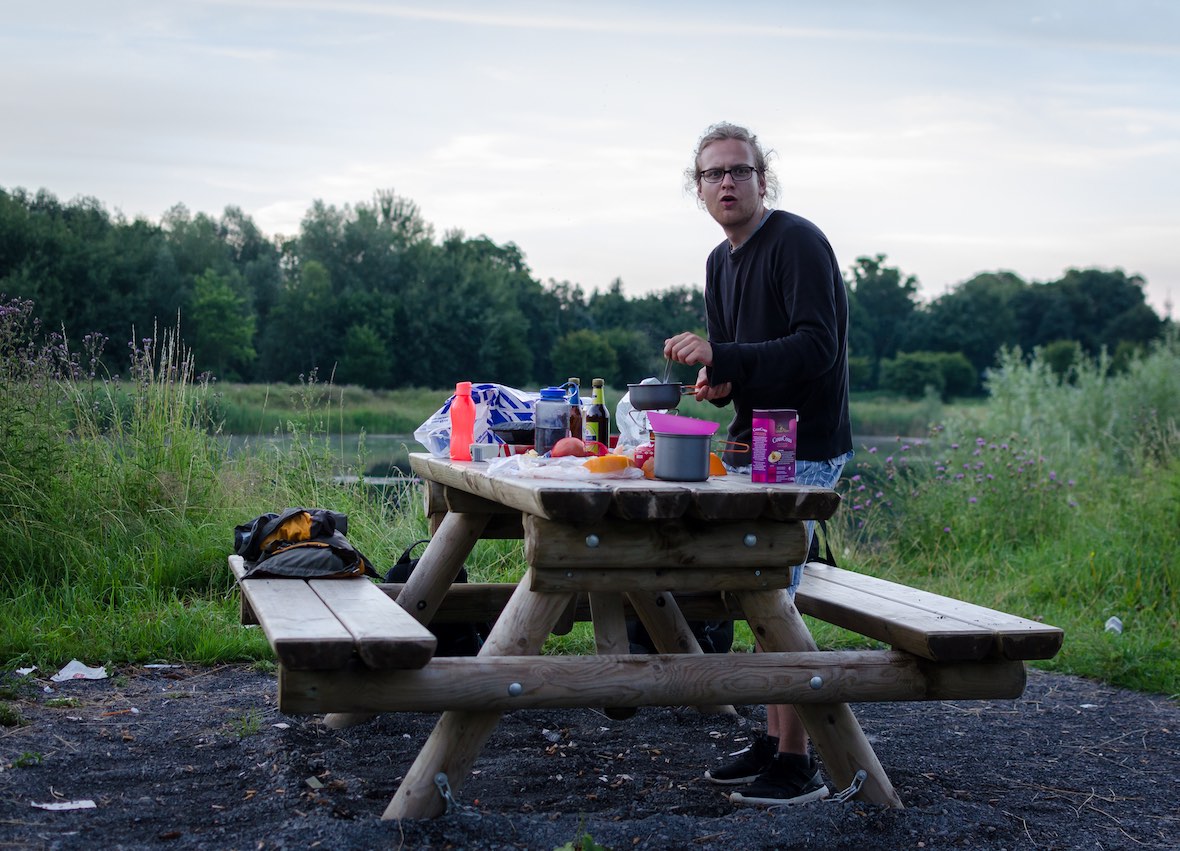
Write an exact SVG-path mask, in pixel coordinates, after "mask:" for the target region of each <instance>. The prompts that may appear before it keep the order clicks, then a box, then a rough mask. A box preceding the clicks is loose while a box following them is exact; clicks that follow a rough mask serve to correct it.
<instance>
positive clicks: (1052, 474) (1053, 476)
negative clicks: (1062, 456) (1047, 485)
mask: <svg viewBox="0 0 1180 851" xmlns="http://www.w3.org/2000/svg"><path fill="white" fill-rule="evenodd" d="M1049 481H1051V482H1055V481H1057V473H1056V472H1054V471H1053V470H1050V471H1049Z"/></svg>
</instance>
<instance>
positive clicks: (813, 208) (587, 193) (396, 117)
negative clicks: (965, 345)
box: [0, 0, 1180, 314]
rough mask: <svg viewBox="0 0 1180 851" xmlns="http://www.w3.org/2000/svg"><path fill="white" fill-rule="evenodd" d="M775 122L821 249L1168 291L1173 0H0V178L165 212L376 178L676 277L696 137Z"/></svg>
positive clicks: (787, 193) (933, 292)
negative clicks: (1072, 271) (725, 125)
mask: <svg viewBox="0 0 1180 851" xmlns="http://www.w3.org/2000/svg"><path fill="white" fill-rule="evenodd" d="M719 120H728V121H734V122H738V123H742V124H746V125H748V126H749V127H751V128H752V129H753V130H754V131H755V132H756V133H758V134H759V136H760V137H761V138H762V140H763V141H764V142H765V143H767V144H768V145H770V146H771V147H772V148H774V149H775V151H776V152H777V158H776V159H775V161H774V162H775V165H776V168H777V171H778V174H779V177H780V180H781V182H782V184H783V189H784V191H783V197H782V200H781V201H780V202H779V206H780V207H782V208H784V209H788V210H791V211H792V212H795V213H799V214H800V215H803V216H805V217H807V218H810V219H811V220H813V221H814V222H815V223H816V224H818V225H819V226H820V227H821V228H822V229H823V230H824V231H825V232H826V233H827V235H828V237H829V239H830V240H831V242H832V244H833V246H834V247H835V249H836V252H837V256H838V257H839V259H840V263H841V266H842V267H843V268H845V269H847V268H849V267H850V266H851V265H852V264H853V263H854V262H855V260H856V258H857V257H858V256H862V255H876V254H885V255H887V256H888V261H887V262H888V263H889V264H890V265H895V266H898V267H900V268H901V270H902V272H903V273H905V274H910V275H914V276H916V277H917V278H918V279H919V281H920V283H921V294H922V296H923V297H924V298H934V297H936V296H938V295H940V294H941V293H943V292H946V291H947V290H948V289H949V288H951V287H953V286H955V285H956V284H958V283H960V282H962V281H964V280H966V279H968V278H970V277H972V276H973V275H975V274H976V273H978V272H983V271H995V270H1000V269H1005V270H1010V271H1013V272H1015V273H1016V274H1018V275H1020V276H1021V277H1023V278H1024V279H1025V280H1029V281H1048V280H1053V279H1056V278H1058V277H1060V276H1061V274H1062V273H1063V272H1064V271H1065V270H1066V269H1067V268H1070V267H1090V266H1098V267H1102V268H1107V269H1114V268H1121V269H1123V270H1124V271H1126V272H1127V273H1128V274H1140V275H1142V276H1143V277H1144V278H1145V279H1146V280H1147V284H1148V286H1147V292H1148V300H1149V302H1150V303H1151V304H1152V306H1153V307H1154V308H1155V309H1156V310H1157V311H1159V312H1160V313H1161V314H1162V313H1164V311H1165V310H1166V309H1167V308H1166V305H1167V304H1168V303H1170V302H1174V301H1176V299H1177V298H1178V297H1180V286H1178V284H1180V250H1178V249H1177V246H1178V245H1180V3H1175V2H1171V1H1170V0H1156V2H1152V1H1151V0H1110V2H1086V0H1079V2H1066V0H1060V2H1042V0H1029V2H1015V0H1014V1H1013V2H972V3H961V4H960V3H948V2H934V0H931V2H919V1H918V0H913V2H901V1H900V0H899V2H886V0H880V1H879V2H877V0H861V2H836V0H833V2H823V3H818V2H814V0H808V2H793V0H776V1H775V2H769V1H768V2H740V1H739V2H730V3H717V2H695V0H679V2H646V3H645V2H640V0H621V2H615V0H597V2H594V3H585V2H579V3H573V2H561V1H560V0H544V1H543V2H515V0H503V2H490V1H489V2H476V0H470V2H462V3H456V2H450V0H429V2H425V1H423V2H419V0H407V2H401V3H385V2H378V0H372V1H371V2H332V1H331V0H306V2H297V0H169V2H134V0H124V2H119V0H108V2H94V1H93V0H79V2H62V0H37V2H29V0H0V187H2V188H5V189H12V188H15V187H24V188H25V189H29V190H33V191H35V190H37V189H42V188H44V189H47V190H49V191H50V192H52V193H54V194H55V195H57V196H58V198H59V199H60V200H62V201H63V202H66V201H70V200H72V199H74V198H76V197H78V196H91V197H94V198H96V199H98V200H99V201H101V202H102V203H103V204H104V205H106V207H107V208H108V209H109V210H111V211H112V212H115V211H121V212H122V213H123V214H125V215H126V216H128V217H129V218H134V217H136V216H146V217H147V218H149V219H152V220H155V221H158V220H159V217H160V215H161V214H162V213H163V212H164V211H165V210H167V209H168V208H169V207H171V206H173V205H175V204H177V203H183V204H185V205H186V206H187V207H188V208H189V209H190V210H192V211H194V212H197V211H203V212H207V213H210V214H212V215H220V213H221V212H222V211H223V210H224V208H225V207H226V206H229V205H233V206H238V207H240V208H242V209H243V210H244V211H245V212H246V213H247V214H249V215H250V216H251V217H253V219H254V221H255V222H256V223H257V224H258V226H259V227H260V228H262V230H263V231H264V232H266V233H267V234H270V235H279V234H286V235H294V234H296V233H297V232H298V229H299V222H300V220H301V218H302V216H303V214H304V213H305V212H306V211H307V209H308V208H309V207H310V205H311V202H312V201H313V200H315V199H322V200H323V201H325V202H327V203H330V204H335V205H338V206H339V205H344V204H356V203H358V202H367V201H369V200H371V198H372V196H373V193H374V192H375V191H376V190H378V189H392V190H393V191H394V192H396V193H397V194H398V195H400V196H402V197H405V198H408V199H410V200H412V201H413V202H415V203H416V204H417V205H418V207H419V209H420V210H421V213H422V216H423V217H424V219H425V220H426V221H428V222H430V223H431V224H432V225H433V226H434V228H435V232H436V236H438V237H441V236H442V234H443V233H444V232H446V231H448V230H452V229H458V230H462V231H463V232H464V233H466V234H467V235H468V236H470V237H474V236H479V235H486V236H488V237H489V238H491V239H492V240H494V241H495V242H497V243H506V242H513V243H515V244H516V245H518V246H519V247H520V249H521V250H522V251H523V252H524V254H525V257H526V260H527V262H528V264H529V266H530V268H531V270H532V273H533V275H534V277H536V278H538V279H539V280H541V281H543V282H544V281H548V280H550V279H555V280H562V281H569V282H571V283H576V284H580V285H581V286H582V287H583V288H584V289H585V290H586V291H587V292H589V291H590V290H592V289H595V288H597V289H605V288H606V287H607V286H609V284H610V282H611V281H612V280H613V279H614V278H616V277H618V278H621V279H622V280H623V284H624V288H625V291H626V292H627V293H628V294H630V295H639V294H641V293H644V292H647V291H651V290H660V289H666V288H668V287H671V286H678V285H685V284H688V285H699V284H700V283H701V281H702V279H703V270H704V258H705V255H706V254H707V253H708V251H709V249H710V248H711V247H712V246H713V245H715V244H716V243H717V242H719V241H720V240H721V236H722V235H721V232H720V229H719V228H718V227H717V226H716V224H715V223H713V222H712V220H711V219H709V218H708V216H707V214H705V213H704V212H702V211H701V210H699V209H698V208H697V206H696V203H695V199H694V198H693V196H692V195H690V194H686V192H685V191H684V186H683V174H682V173H683V170H684V168H685V167H686V166H688V165H689V164H690V161H691V152H692V149H693V147H694V145H695V142H696V140H697V138H698V137H699V136H700V134H701V132H702V131H703V130H704V129H705V128H706V127H707V126H708V125H709V124H711V123H713V122H716V121H719Z"/></svg>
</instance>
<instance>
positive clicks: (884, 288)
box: [0, 188, 1166, 395]
mask: <svg viewBox="0 0 1180 851" xmlns="http://www.w3.org/2000/svg"><path fill="white" fill-rule="evenodd" d="M702 256H703V253H702ZM845 278H846V281H847V283H848V289H849V302H850V331H849V350H850V355H851V364H850V366H851V372H852V381H853V386H854V387H855V388H857V389H875V388H885V389H890V390H897V391H901V392H915V393H921V392H923V390H924V389H925V388H927V387H934V388H935V389H936V390H937V391H939V392H941V393H943V394H944V395H969V394H971V393H976V392H979V390H980V388H981V383H980V382H981V377H982V375H983V373H984V371H985V370H986V369H987V368H988V367H989V366H991V365H992V364H993V363H994V360H995V355H996V352H997V351H998V350H999V349H1000V347H1001V346H1008V347H1012V346H1020V347H1021V348H1022V349H1023V350H1025V351H1029V352H1031V351H1032V350H1033V349H1034V348H1035V347H1042V348H1043V349H1046V348H1047V349H1049V350H1051V351H1052V352H1053V353H1054V356H1055V357H1056V358H1057V359H1058V360H1059V361H1060V362H1061V363H1063V364H1067V363H1068V362H1069V360H1070V359H1072V358H1076V357H1078V356H1081V355H1088V356H1093V355H1096V354H1097V353H1098V352H1099V351H1100V350H1103V349H1105V350H1107V351H1108V352H1111V353H1112V354H1114V353H1117V357H1128V356H1130V354H1131V353H1132V352H1134V351H1135V350H1136V349H1137V348H1141V347H1143V346H1145V345H1147V344H1148V343H1150V342H1151V341H1152V340H1154V339H1156V338H1158V337H1160V336H1161V334H1162V333H1163V329H1164V326H1165V324H1166V323H1165V320H1163V319H1161V318H1160V317H1159V316H1158V315H1157V314H1156V313H1155V312H1154V311H1153V310H1152V309H1151V307H1150V306H1149V305H1148V304H1147V303H1146V300H1145V298H1144V292H1143V287H1144V281H1143V279H1142V278H1141V277H1139V276H1137V275H1130V276H1128V275H1126V274H1125V273H1123V272H1122V271H1121V270H1116V271H1104V270H1099V269H1071V270H1069V271H1067V272H1066V273H1065V274H1064V276H1063V277H1062V278H1061V279H1059V280H1056V281H1050V282H1046V283H1029V282H1026V281H1024V280H1022V279H1021V278H1020V277H1018V276H1017V275H1015V274H1013V273H1011V272H990V273H984V274H980V275H977V276H975V277H974V278H971V279H970V280H968V281H965V282H963V283H961V284H959V285H958V286H956V287H955V288H953V289H951V290H950V291H948V292H947V293H946V294H944V295H942V296H940V297H938V298H937V299H935V300H934V301H932V302H930V303H929V304H923V303H921V302H920V301H919V299H918V296H917V293H918V281H917V279H916V278H915V277H913V276H907V275H904V274H903V273H902V272H901V271H900V270H899V269H897V268H894V267H890V266H889V265H887V258H886V256H885V255H883V254H878V255H876V256H875V257H860V258H857V260H856V262H855V264H854V265H853V266H852V267H851V268H850V269H849V270H848V271H847V272H846V275H845ZM0 297H3V299H8V298H22V299H28V300H31V301H33V302H34V305H35V309H36V312H37V315H38V316H39V318H40V319H41V321H42V323H43V325H44V326H45V327H47V328H51V329H60V330H61V331H62V332H63V333H64V334H65V336H66V338H67V340H68V341H70V344H71V345H72V346H73V347H74V348H75V350H77V349H78V348H79V347H81V346H82V340H83V338H84V337H86V336H88V335H96V334H97V335H101V336H102V337H105V338H106V339H108V340H109V341H111V342H112V343H114V345H108V346H107V348H106V350H105V353H104V356H103V363H104V365H105V366H106V368H107V369H108V370H110V371H111V372H113V373H116V374H118V373H119V372H121V371H124V370H126V369H127V367H128V366H129V364H130V358H131V357H132V355H133V353H134V351H135V349H136V347H137V346H139V345H141V344H142V342H143V340H144V339H147V338H150V337H151V335H152V334H155V333H159V331H160V330H161V329H163V328H171V327H178V328H179V331H180V337H181V339H182V340H183V341H184V342H185V344H186V345H187V346H188V347H190V348H191V350H192V353H193V359H194V362H195V366H196V368H197V370H198V371H200V372H207V373H209V374H211V375H213V376H215V377H217V378H218V379H220V380H226V381H242V382H296V381H299V380H300V379H301V378H307V377H309V376H311V375H312V374H316V375H318V376H319V377H320V379H321V380H323V379H325V378H330V379H331V380H333V381H335V382H336V383H339V384H357V385H361V386H365V387H369V388H374V389H385V388H397V387H442V386H448V385H450V384H452V383H454V382H455V381H460V380H477V381H481V380H482V381H487V380H493V381H497V382H500V383H503V384H508V385H511V386H516V387H522V388H530V387H538V386H545V385H549V384H554V383H560V382H562V381H564V380H565V379H566V378H567V377H568V376H572V375H577V376H581V377H582V378H583V381H584V382H587V383H588V381H589V378H590V377H592V376H594V377H602V378H605V379H606V381H607V384H608V385H609V386H614V387H619V386H623V385H625V384H627V383H629V382H634V381H638V380H639V379H641V378H642V377H644V376H647V375H652V374H658V372H659V371H660V370H662V363H661V361H662V346H663V340H664V339H665V338H666V337H668V336H670V335H671V334H674V333H676V332H678V331H682V330H685V329H695V330H701V331H703V328H704V325H705V317H704V297H703V293H702V291H701V289H700V288H697V287H688V286H678V287H670V288H667V289H664V290H661V291H657V292H652V293H649V294H647V295H644V296H640V297H635V298H629V297H627V296H626V295H625V294H624V293H623V282H622V281H621V280H619V279H615V280H614V281H612V282H611V283H610V285H609V286H608V287H607V288H606V289H605V290H604V291H600V290H598V289H597V288H595V289H593V290H592V291H591V292H589V293H587V292H586V291H585V290H584V289H583V288H582V287H581V286H580V285H578V284H574V283H570V282H568V281H554V280H549V281H548V282H545V283H542V282H540V281H537V280H536V279H534V278H533V276H532V274H531V272H530V270H529V268H528V265H527V264H526V262H525V256H524V254H523V253H522V251H521V250H520V248H519V247H517V246H516V245H515V244H513V243H511V242H509V243H505V244H503V245H497V244H495V243H494V242H492V241H491V240H489V239H488V238H487V237H484V236H479V237H474V238H472V237H468V236H466V235H465V234H464V233H463V232H462V231H448V232H446V233H444V234H443V235H442V236H441V238H436V235H435V233H434V229H433V228H432V226H431V225H430V224H429V223H427V222H426V221H425V220H424V219H423V218H422V216H421V214H420V212H419V210H418V208H417V206H416V205H415V204H414V203H413V202H412V201H410V200H408V199H405V198H402V197H399V196H398V195H396V194H395V193H393V192H392V191H388V190H382V191H378V192H376V193H375V194H374V196H373V198H372V199H371V200H370V201H367V202H360V203H357V204H345V205H343V206H339V207H337V206H334V205H329V204H325V203H323V202H322V201H316V202H314V203H313V204H312V206H311V208H310V209H309V210H308V211H307V212H306V213H305V215H304V217H303V219H302V222H301V223H300V228H299V233H298V234H297V235H296V236H292V237H285V236H284V237H269V236H267V235H265V234H263V233H262V232H261V231H260V230H259V229H258V227H257V226H256V225H255V223H254V222H253V221H252V219H251V218H250V217H249V216H248V215H246V214H245V213H243V212H242V210H240V209H239V208H237V207H227V208H226V209H225V211H224V212H223V213H222V215H221V216H220V217H214V216H210V215H207V214H205V213H197V214H195V215H194V214H193V213H191V212H190V211H189V210H188V209H187V208H186V207H184V206H183V205H177V206H175V207H173V208H172V209H170V210H169V211H168V212H167V213H165V214H164V215H163V216H162V217H161V219H160V221H159V222H158V223H157V222H151V221H148V220H146V219H144V218H136V219H134V220H128V219H127V218H126V217H125V216H123V215H122V214H121V213H116V214H111V213H110V212H109V211H108V210H107V209H106V208H105V206H104V205H103V204H102V203H101V202H99V201H98V200H96V199H93V198H78V199H75V200H72V201H70V202H68V203H62V202H60V201H59V200H58V199H57V198H56V197H55V196H53V195H52V194H50V193H48V192H46V191H44V190H42V191H39V192H36V193H32V192H29V191H26V190H24V189H20V188H17V189H14V190H4V189H2V188H0ZM127 341H130V345H129V346H127V345H122V344H123V343H125V342H127ZM684 377H687V376H684Z"/></svg>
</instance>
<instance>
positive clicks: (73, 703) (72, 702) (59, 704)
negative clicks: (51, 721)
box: [45, 697, 82, 709]
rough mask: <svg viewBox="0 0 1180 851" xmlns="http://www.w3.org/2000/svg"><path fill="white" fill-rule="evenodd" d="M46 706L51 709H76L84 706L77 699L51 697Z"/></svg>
mask: <svg viewBox="0 0 1180 851" xmlns="http://www.w3.org/2000/svg"><path fill="white" fill-rule="evenodd" d="M45 705H46V706H48V707H49V708H50V709H75V708H77V707H79V706H81V705H82V701H80V700H79V699H78V698H76V697H51V698H49V700H47V701H45Z"/></svg>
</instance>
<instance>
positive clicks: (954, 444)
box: [951, 443, 959, 449]
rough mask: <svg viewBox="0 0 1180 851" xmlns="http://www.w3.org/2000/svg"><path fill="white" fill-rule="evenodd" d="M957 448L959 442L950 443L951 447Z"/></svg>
mask: <svg viewBox="0 0 1180 851" xmlns="http://www.w3.org/2000/svg"><path fill="white" fill-rule="evenodd" d="M958 448H959V444H957V443H952V444H951V449H958Z"/></svg>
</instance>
